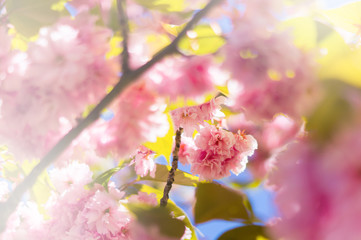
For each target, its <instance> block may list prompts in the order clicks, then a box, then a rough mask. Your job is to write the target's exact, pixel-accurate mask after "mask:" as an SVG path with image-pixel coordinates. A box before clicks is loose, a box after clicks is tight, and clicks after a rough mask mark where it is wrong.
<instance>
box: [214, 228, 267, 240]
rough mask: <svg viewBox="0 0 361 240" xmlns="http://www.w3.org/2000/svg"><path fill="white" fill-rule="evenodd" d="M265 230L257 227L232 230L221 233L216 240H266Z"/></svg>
mask: <svg viewBox="0 0 361 240" xmlns="http://www.w3.org/2000/svg"><path fill="white" fill-rule="evenodd" d="M267 239H269V237H268V236H267V234H266V228H265V227H264V226H258V225H248V226H243V227H239V228H234V229H232V230H230V231H228V232H225V233H223V234H222V235H221V236H220V237H219V238H218V240H267Z"/></svg>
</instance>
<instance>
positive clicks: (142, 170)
mask: <svg viewBox="0 0 361 240" xmlns="http://www.w3.org/2000/svg"><path fill="white" fill-rule="evenodd" d="M154 155H155V154H154V152H153V151H151V150H149V149H148V148H146V147H144V146H140V147H139V148H138V149H137V153H136V154H135V156H134V159H133V160H132V164H133V163H134V165H135V166H134V168H135V172H136V173H137V174H138V175H139V176H141V177H144V176H146V175H148V174H149V175H150V176H151V177H155V170H156V165H155V162H154V159H153V158H154Z"/></svg>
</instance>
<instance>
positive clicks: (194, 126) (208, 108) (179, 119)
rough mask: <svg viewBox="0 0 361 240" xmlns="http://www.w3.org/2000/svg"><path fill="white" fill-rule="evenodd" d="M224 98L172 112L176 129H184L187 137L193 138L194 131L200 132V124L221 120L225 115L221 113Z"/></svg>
mask: <svg viewBox="0 0 361 240" xmlns="http://www.w3.org/2000/svg"><path fill="white" fill-rule="evenodd" d="M224 101H225V98H224V97H218V98H214V99H212V100H211V101H210V102H207V103H203V104H201V105H197V106H191V107H183V108H178V109H175V110H173V111H171V112H170V114H171V116H172V119H173V124H174V127H175V129H179V128H180V127H182V128H183V129H184V133H185V135H186V136H189V137H191V136H192V134H193V132H194V130H199V124H203V123H204V121H206V120H213V119H216V120H217V119H219V117H223V116H224V114H223V113H222V112H221V111H220V109H221V106H220V105H221V104H222V103H223V102H224Z"/></svg>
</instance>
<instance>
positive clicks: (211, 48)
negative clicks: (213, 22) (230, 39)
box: [178, 25, 226, 55]
mask: <svg viewBox="0 0 361 240" xmlns="http://www.w3.org/2000/svg"><path fill="white" fill-rule="evenodd" d="M214 28H216V27H213V28H212V27H211V26H210V25H198V26H196V27H195V28H194V29H193V30H191V31H188V33H187V36H185V37H183V38H182V39H181V40H180V41H179V45H178V48H179V50H180V51H182V52H183V53H184V54H188V55H190V54H195V55H206V54H212V53H215V52H217V51H218V49H219V48H220V47H222V46H223V45H224V44H225V42H226V41H225V39H224V38H223V37H222V36H221V35H219V33H216V32H215V30H214Z"/></svg>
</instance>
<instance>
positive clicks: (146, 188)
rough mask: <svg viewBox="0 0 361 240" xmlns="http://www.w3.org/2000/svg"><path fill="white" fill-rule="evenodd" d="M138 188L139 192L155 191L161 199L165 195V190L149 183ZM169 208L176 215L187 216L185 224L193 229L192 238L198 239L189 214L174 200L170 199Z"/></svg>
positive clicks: (192, 239) (137, 186)
mask: <svg viewBox="0 0 361 240" xmlns="http://www.w3.org/2000/svg"><path fill="white" fill-rule="evenodd" d="M135 187H136V188H138V189H139V192H146V193H148V194H149V193H155V194H156V195H157V199H161V198H162V197H163V191H160V190H158V189H155V188H152V187H150V186H148V185H139V184H138V185H135ZM166 208H167V209H169V210H170V211H171V212H172V214H173V216H174V217H176V218H177V217H182V218H183V217H185V218H184V219H183V222H184V223H185V226H186V227H188V228H189V229H190V230H191V231H192V238H191V240H196V239H197V235H196V233H195V230H194V226H193V225H192V223H191V221H190V220H189V218H188V216H187V214H186V213H185V212H184V211H183V210H182V209H181V208H179V207H178V206H177V205H176V204H175V203H174V202H173V201H172V200H170V199H168V204H167V207H166Z"/></svg>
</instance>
